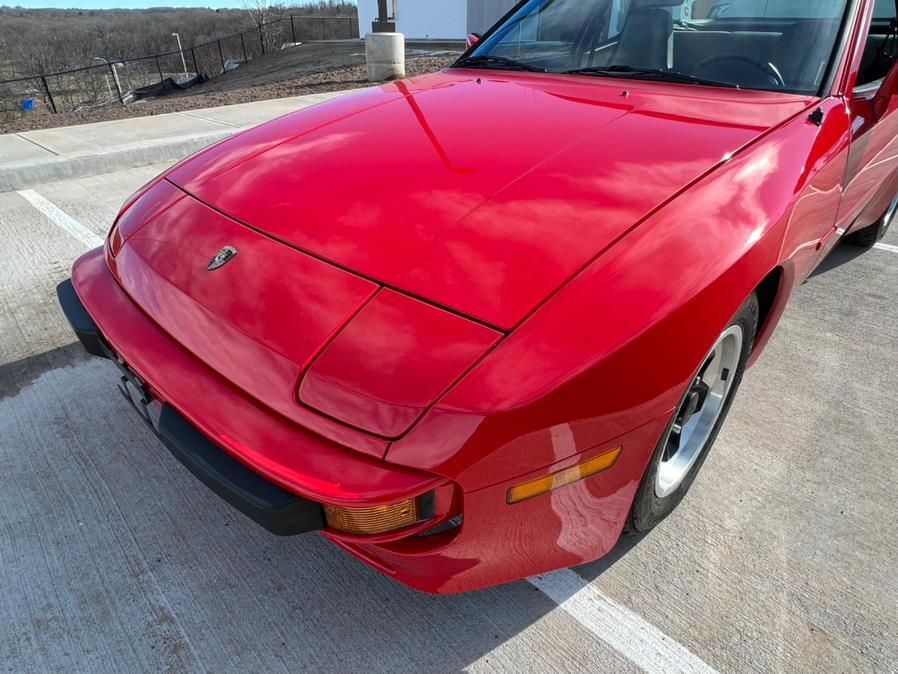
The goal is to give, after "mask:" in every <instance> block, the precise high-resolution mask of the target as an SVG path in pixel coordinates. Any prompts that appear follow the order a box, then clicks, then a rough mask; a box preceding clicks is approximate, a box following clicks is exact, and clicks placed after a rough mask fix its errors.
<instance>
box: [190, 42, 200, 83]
mask: <svg viewBox="0 0 898 674" xmlns="http://www.w3.org/2000/svg"><path fill="white" fill-rule="evenodd" d="M190 57H191V58H192V59H193V72H195V73H196V78H197V81H199V78H200V67H199V65H197V62H196V49H194V48H193V47H191V48H190Z"/></svg>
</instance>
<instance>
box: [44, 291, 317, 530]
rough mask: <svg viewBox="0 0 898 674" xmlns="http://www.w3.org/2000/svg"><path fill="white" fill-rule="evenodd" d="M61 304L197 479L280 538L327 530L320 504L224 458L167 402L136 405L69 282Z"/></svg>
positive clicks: (132, 384)
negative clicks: (156, 410) (156, 406)
mask: <svg viewBox="0 0 898 674" xmlns="http://www.w3.org/2000/svg"><path fill="white" fill-rule="evenodd" d="M56 293H57V295H58V297H59V304H60V305H61V306H62V310H63V312H64V313H65V316H66V318H67V319H68V321H69V323H70V324H71V326H72V330H74V332H75V335H76V336H77V337H78V340H79V341H80V342H81V344H82V345H83V346H84V348H85V349H86V350H87V352H88V353H90V354H92V355H94V356H99V357H101V358H109V359H110V360H112V361H113V362H115V363H116V364H117V365H118V366H119V367H120V368H121V369H122V377H121V384H120V389H121V390H122V391H123V393H124V394H125V396H126V399H128V401H129V402H131V404H132V405H134V406H135V408H136V410H137V412H138V414H139V415H140V416H141V417H142V418H143V419H144V420H145V421H146V422H147V423H148V425H149V426H150V428H152V429H153V431H154V432H155V433H156V435H157V436H158V437H159V439H160V440H161V441H162V443H163V444H164V445H165V446H166V447H167V448H168V450H169V451H170V452H171V453H172V454H173V455H174V457H175V458H176V459H178V461H180V462H181V463H182V464H184V466H185V467H186V468H187V469H188V470H189V471H190V472H191V473H193V474H194V475H195V476H196V477H197V478H199V480H200V481H201V482H202V483H203V484H205V485H206V486H207V487H209V488H210V489H211V490H212V491H214V492H215V493H216V494H218V495H219V496H220V497H221V498H222V499H224V500H225V501H227V502H228V503H230V504H231V505H232V506H234V507H235V508H237V510H239V511H240V512H242V513H243V514H245V515H247V516H248V517H250V518H251V519H252V520H254V521H255V522H257V523H258V524H260V525H262V526H263V527H265V528H266V529H268V531H270V532H272V533H274V534H277V535H278V536H293V535H296V534H302V533H306V532H309V531H316V530H319V529H323V528H324V526H325V520H324V512H323V510H322V507H321V504H320V503H316V502H314V501H310V500H308V499H305V498H302V497H300V496H297V495H296V494H292V493H290V492H289V491H287V490H286V489H282V488H281V487H279V486H278V485H276V484H274V483H273V482H271V481H269V480H266V479H265V478H264V477H262V476H261V475H259V474H257V473H254V472H253V471H252V470H250V469H249V468H247V467H246V466H244V465H243V464H242V463H240V462H239V461H237V460H236V459H234V458H233V457H231V456H229V455H228V454H226V453H225V452H224V451H222V450H221V449H220V448H219V447H218V446H216V445H215V443H213V442H212V441H210V440H209V439H208V438H207V437H206V436H204V435H203V434H202V433H200V432H199V431H198V430H197V429H196V427H195V426H193V424H191V423H190V422H189V421H187V419H185V418H184V417H183V416H182V415H181V414H179V413H178V411H177V410H175V408H174V407H172V406H171V405H169V404H167V403H165V404H162V405H161V406H160V409H159V413H158V415H153V414H151V413H150V412H149V411H148V409H147V406H148V405H149V404H151V403H150V400H149V396H142V397H141V398H139V399H138V400H137V401H135V400H134V399H133V397H129V394H128V388H132V389H136V390H139V391H142V390H143V384H142V382H139V381H137V380H136V378H135V377H134V376H133V374H131V372H130V371H129V370H128V369H127V368H126V367H125V365H124V363H122V362H121V361H120V360H119V359H118V358H117V357H116V355H115V353H114V352H113V350H112V348H111V347H110V346H109V345H108V343H107V342H106V340H105V339H104V338H103V335H102V333H101V332H100V329H99V328H98V327H97V325H96V323H94V321H93V319H92V318H91V317H90V314H88V313H87V310H86V309H85V308H84V305H83V304H82V303H81V300H80V299H79V298H78V295H77V293H76V292H75V287H74V285H73V284H72V282H71V281H64V282H63V283H60V284H59V286H58V287H57V288H56Z"/></svg>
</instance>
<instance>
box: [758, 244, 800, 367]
mask: <svg viewBox="0 0 898 674" xmlns="http://www.w3.org/2000/svg"><path fill="white" fill-rule="evenodd" d="M794 278H795V272H794V269H793V267H792V264H791V262H789V261H786V262H785V263H784V264H782V265H778V266H776V267H774V268H773V269H772V270H771V271H770V272H769V273H768V274H767V275H766V276H765V277H764V278H763V279H762V280H761V282H760V283H759V284H758V285H757V286H756V287H755V289H754V293H755V295H756V296H757V298H758V308H759V314H758V330H757V332H756V333H755V343H754V346H753V347H752V352H751V355H750V356H749V358H748V366H749V367H751V366H752V365H754V364H755V363H756V362H757V360H758V358H760V356H761V354H762V353H763V351H764V348H765V347H766V346H767V344H768V343H769V342H770V338H771V336H772V335H773V332H774V331H775V329H776V326H777V325H779V321H780V319H781V318H782V315H783V312H784V311H785V309H786V305H787V304H788V301H789V297H790V296H791V291H790V289H791V288H792V285H793V281H794Z"/></svg>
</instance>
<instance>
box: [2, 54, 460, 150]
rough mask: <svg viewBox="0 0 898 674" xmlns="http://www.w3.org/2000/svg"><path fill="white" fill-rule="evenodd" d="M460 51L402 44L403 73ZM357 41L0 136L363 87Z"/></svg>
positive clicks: (25, 122)
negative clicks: (403, 56) (173, 91)
mask: <svg viewBox="0 0 898 674" xmlns="http://www.w3.org/2000/svg"><path fill="white" fill-rule="evenodd" d="M463 49H464V44H463V43H460V42H408V43H406V74H407V76H409V77H414V76H415V75H422V74H424V73H429V72H434V71H436V70H440V69H441V68H445V67H446V66H448V65H449V64H451V63H452V62H453V61H454V60H455V59H456V58H458V56H459V55H460V54H461V52H462V51H463ZM369 84H370V83H369V82H368V80H367V77H366V71H365V45H364V43H363V42H362V41H361V40H346V41H339V42H308V43H305V44H301V45H298V46H296V47H292V48H289V49H283V50H280V51H277V52H274V53H271V54H265V55H264V56H262V57H260V58H257V59H254V60H252V61H250V62H249V63H246V64H244V65H242V66H241V67H239V68H237V69H236V70H232V71H230V72H227V73H223V74H222V75H219V76H218V77H216V78H215V79H213V80H210V81H209V82H206V83H205V84H202V85H199V86H196V87H193V88H191V89H187V90H186V91H181V92H177V93H173V94H169V95H167V96H163V97H159V98H153V99H146V100H142V101H136V102H134V103H130V104H128V105H126V106H121V105H111V106H109V107H107V108H99V109H94V110H89V111H84V112H70V113H60V114H53V113H51V112H49V111H43V110H37V111H34V112H31V113H27V114H23V115H21V116H20V117H18V118H16V119H14V120H11V121H5V122H3V123H0V133H16V132H20V131H33V130H35V129H46V128H51V127H55V126H69V125H73V124H87V123H90V122H103V121H107V120H111V119H125V118H128V117H143V116H147V115H160V114H164V113H167V112H181V111H183V110H194V109H197V108H210V107H215V106H219V105H232V104H234V103H249V102H251V101H261V100H266V99H271V98H286V97H289V96H299V95H302V94H311V93H318V92H324V91H339V90H341V89H352V88H356V87H366V86H369Z"/></svg>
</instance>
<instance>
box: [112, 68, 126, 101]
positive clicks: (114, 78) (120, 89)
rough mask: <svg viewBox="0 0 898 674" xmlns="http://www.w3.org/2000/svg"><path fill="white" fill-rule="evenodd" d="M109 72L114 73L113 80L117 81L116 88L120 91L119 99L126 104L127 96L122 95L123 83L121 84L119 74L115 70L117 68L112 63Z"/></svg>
mask: <svg viewBox="0 0 898 674" xmlns="http://www.w3.org/2000/svg"><path fill="white" fill-rule="evenodd" d="M109 72H110V74H111V75H112V81H113V82H115V90H116V91H117V92H118V101H119V103H121V104H122V105H124V104H125V97H124V96H122V85H121V84H119V81H118V74H117V73H116V72H115V68H114V67H113V65H112V64H111V63H110V64H109Z"/></svg>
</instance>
